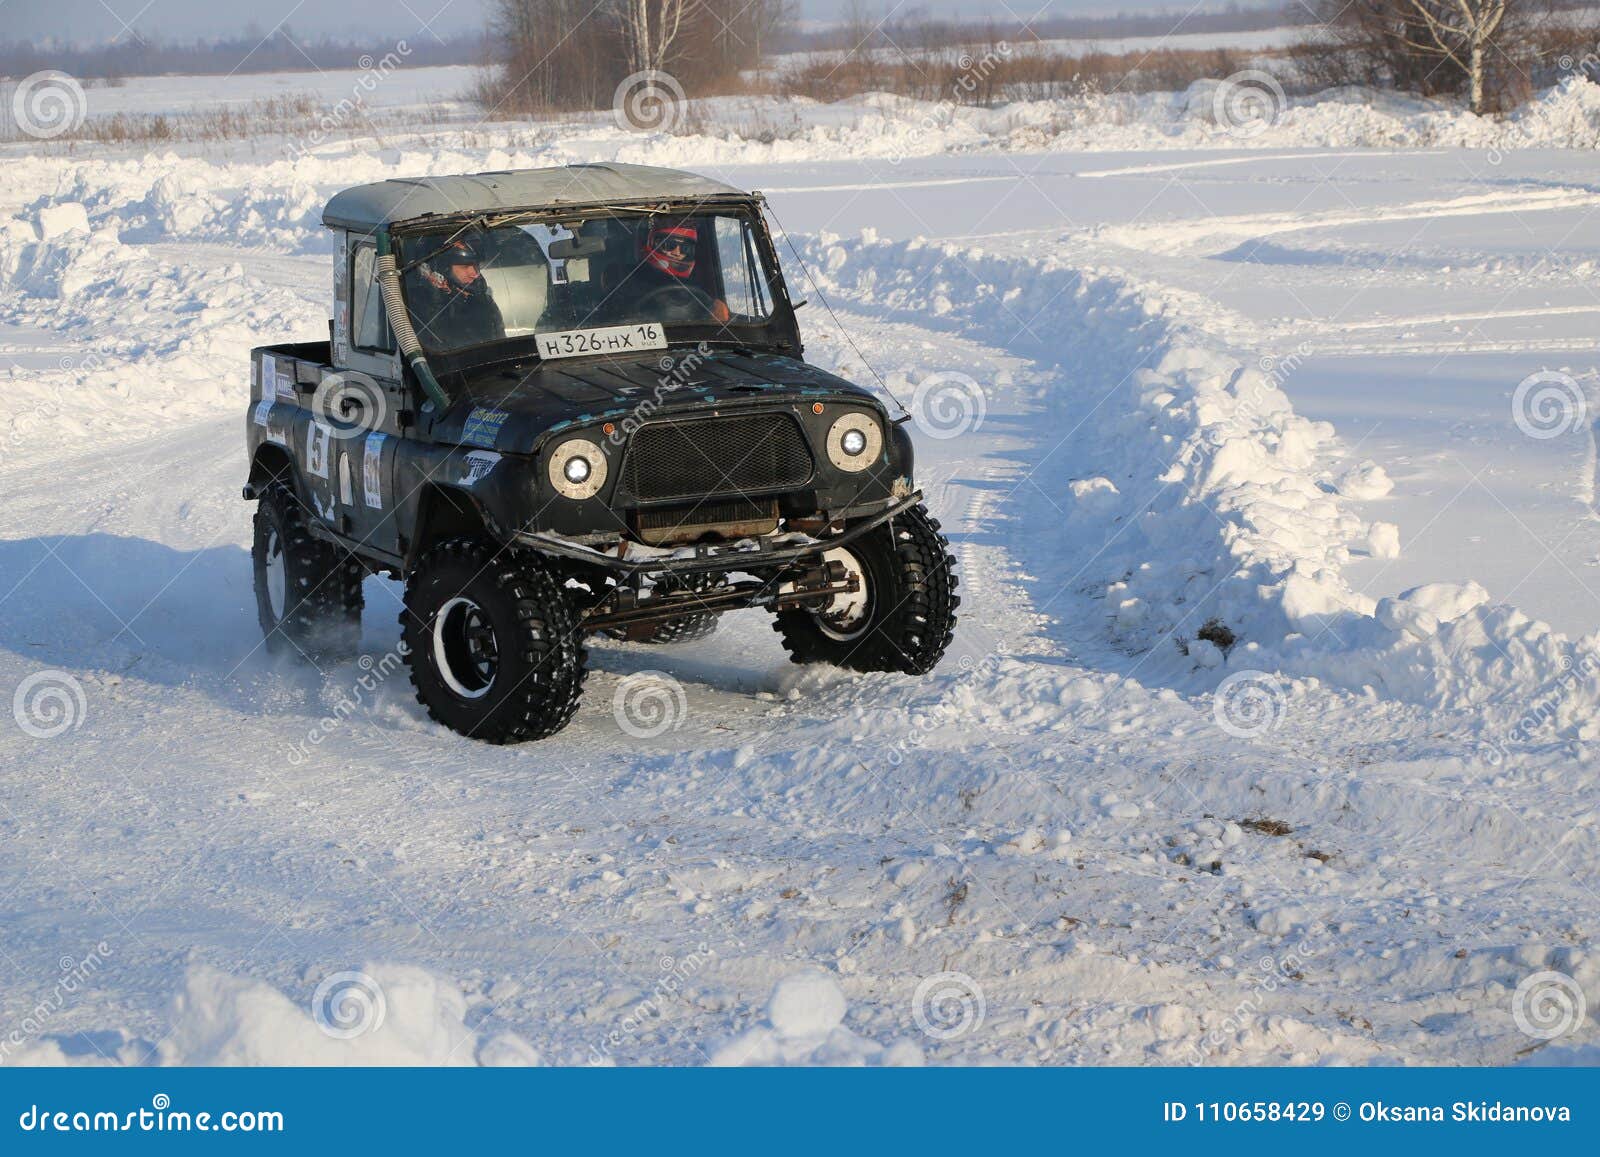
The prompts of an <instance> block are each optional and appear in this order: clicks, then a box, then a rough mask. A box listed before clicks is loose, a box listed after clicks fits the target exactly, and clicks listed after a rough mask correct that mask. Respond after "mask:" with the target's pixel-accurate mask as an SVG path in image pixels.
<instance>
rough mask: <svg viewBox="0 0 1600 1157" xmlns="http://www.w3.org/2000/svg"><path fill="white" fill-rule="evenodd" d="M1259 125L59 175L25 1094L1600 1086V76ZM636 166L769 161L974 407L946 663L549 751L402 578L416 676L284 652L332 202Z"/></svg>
mask: <svg viewBox="0 0 1600 1157" xmlns="http://www.w3.org/2000/svg"><path fill="white" fill-rule="evenodd" d="M169 84H170V88H171V90H170V91H165V89H164V86H165V85H169ZM192 84H193V82H190V81H184V80H182V79H179V78H174V79H173V80H172V81H170V82H149V84H148V85H147V87H148V88H149V89H150V93H149V96H148V100H149V101H150V102H151V103H150V105H149V107H152V108H153V107H158V106H160V105H161V104H162V102H168V103H170V104H174V105H175V104H177V103H179V102H181V101H184V100H187V99H188V98H187V97H186V96H185V95H184V93H186V92H187V91H189V89H190V87H191V86H192ZM123 91H124V94H125V95H126V93H127V91H128V90H123ZM408 99H409V98H408ZM417 99H421V98H417ZM1212 107H1213V106H1212V101H1211V94H1210V90H1208V89H1205V88H1203V87H1202V88H1199V89H1197V90H1195V91H1194V92H1191V93H1190V94H1187V95H1186V96H1184V95H1180V96H1177V97H1167V96H1159V97H1140V98H1136V99H1135V98H1128V99H1104V100H1096V101H1085V102H1078V103H1072V104H1068V103H1060V104H1038V105H1028V106H1021V107H1012V108H1008V109H1001V110H993V111H986V112H985V111H961V112H953V111H952V110H949V109H944V108H940V107H937V106H916V105H910V104H908V103H906V102H904V101H896V100H891V99H888V98H875V99H865V100H861V101H856V102H850V103H848V104H846V105H841V106H833V107H828V108H821V107H817V106H811V105H804V104H800V105H793V106H787V107H774V106H758V105H754V104H750V103H749V102H733V101H728V102H719V103H717V104H715V105H714V106H712V109H711V112H712V114H713V115H711V117H710V118H709V121H708V123H709V125H710V131H709V133H708V135H705V136H699V137H673V136H667V135H660V134H644V133H628V132H623V131H621V130H619V129H617V128H615V127H614V126H612V125H611V123H610V121H609V119H607V118H599V117H597V118H594V119H593V120H592V121H590V122H571V123H565V124H560V125H549V126H528V125H520V126H507V125H499V124H489V125H482V126H479V125H460V126H452V127H445V128H439V129H436V130H430V131H429V132H426V133H417V134H413V135H409V136H405V137H396V136H394V135H387V136H385V137H384V139H383V140H381V141H378V140H368V141H358V142H355V143H351V142H349V141H347V140H345V139H342V138H341V139H339V140H337V141H331V142H328V143H326V144H322V145H318V146H316V147H313V148H310V149H303V148H297V149H295V150H293V153H292V155H293V156H294V158H295V159H290V155H291V154H290V153H288V152H286V151H285V150H284V149H283V148H282V147H274V143H273V142H251V143H250V146H249V147H248V148H243V147H240V146H238V144H237V143H235V144H233V145H218V146H215V147H200V146H193V147H188V148H186V149H182V150H177V149H175V150H173V151H170V152H163V153H159V154H149V153H148V152H147V150H144V149H137V150H135V149H129V150H127V151H122V152H118V151H112V150H102V149H93V148H83V147H81V146H79V147H75V148H73V149H70V150H64V149H54V150H45V151H44V153H43V155H37V154H36V153H31V152H30V151H29V150H28V149H26V148H25V147H24V146H22V145H10V146H6V147H5V149H4V150H0V152H3V154H4V156H3V159H4V163H3V165H0V217H3V223H0V284H3V286H4V293H3V295H0V378H4V379H5V380H6V382H7V386H8V401H9V404H8V405H7V406H6V408H5V410H4V412H3V413H0V689H3V690H5V691H6V692H7V693H10V694H12V695H13V703H14V715H15V722H16V726H10V725H9V724H10V723H11V721H10V720H8V721H7V723H8V726H6V727H5V728H0V768H3V771H4V774H3V775H0V834H3V836H4V840H3V843H0V928H3V929H4V936H3V937H0V940H3V943H0V976H3V978H4V979H3V983H0V1029H4V1030H5V1032H4V1033H0V1060H4V1061H6V1062H11V1063H17V1062H28V1061H32V1062H41V1061H43V1062H60V1061H62V1060H63V1059H67V1060H71V1061H74V1062H82V1063H102V1064H103V1063H148V1062H150V1061H152V1060H154V1061H162V1062H185V1061H186V1062H191V1063H209V1062H241V1061H242V1062H265V1063H291V1062H311V1063H340V1062H344V1061H355V1062H366V1061H402V1062H403V1061H423V1062H431V1063H467V1064H470V1063H484V1064H495V1063H527V1062H544V1063H563V1064H583V1063H593V1062H608V1063H618V1064H647V1063H677V1064H698V1063H705V1062H707V1061H710V1060H715V1061H717V1062H719V1063H739V1062H752V1063H771V1062H777V1061H790V1062H839V1063H915V1062H917V1061H919V1060H926V1061H927V1062H929V1063H987V1062H1004V1063H1027V1064H1033V1063H1050V1064H1085V1063H1092V1064H1186V1063H1208V1064H1263V1063H1294V1064H1330V1063H1356V1064H1367V1063H1374V1064H1411V1063H1446V1064H1451V1063H1466V1064H1508V1063H1517V1062H1520V1061H1523V1060H1533V1061H1535V1062H1538V1063H1550V1062H1558V1061H1575V1062H1583V1061H1589V1062H1592V1061H1594V1060H1595V1059H1596V1058H1597V1056H1600V1030H1597V1027H1596V1025H1595V1023H1594V1018H1593V1015H1592V1013H1591V1012H1590V1011H1588V1010H1592V1009H1594V1008H1596V1007H1600V954H1597V953H1596V950H1595V946H1594V937H1595V934H1596V931H1597V925H1600V913H1597V905H1596V901H1597V893H1596V887H1597V884H1600V878H1597V869H1596V865H1597V863H1600V856H1597V851H1600V847H1597V844H1600V833H1597V825H1596V819H1597V815H1600V813H1597V811H1596V806H1595V799H1596V786H1597V780H1600V774H1597V771H1600V756H1597V751H1596V748H1595V747H1594V746H1591V745H1592V744H1594V743H1595V741H1596V740H1597V739H1600V727H1597V725H1596V707H1597V705H1600V654H1597V648H1600V637H1597V636H1595V635H1594V634H1593V632H1594V631H1595V628H1596V627H1597V626H1600V512H1597V508H1596V500H1597V494H1596V485H1597V470H1600V456H1597V453H1596V444H1595V434H1594V428H1593V425H1592V420H1593V406H1594V404H1595V401H1596V398H1597V389H1600V369H1597V366H1600V355H1597V352H1596V350H1597V342H1596V323H1597V321H1600V292H1597V290H1596V288H1595V284H1596V272H1597V262H1600V250H1597V245H1596V242H1595V236H1596V232H1595V220H1596V218H1595V211H1596V209H1597V208H1600V186H1597V185H1596V182H1595V179H1594V173H1595V167H1594V157H1595V152H1594V149H1595V146H1596V143H1597V141H1600V88H1597V87H1595V86H1590V85H1585V84H1579V85H1577V86H1575V87H1572V88H1569V89H1566V90H1557V91H1554V92H1552V93H1548V94H1545V95H1544V96H1542V97H1540V98H1539V100H1538V101H1537V102H1536V103H1535V104H1534V105H1532V106H1530V107H1529V108H1528V109H1526V110H1524V111H1523V112H1522V113H1521V114H1520V115H1518V116H1516V117H1514V118H1511V119H1510V120H1508V121H1505V122H1487V121H1479V120H1477V119H1476V118H1472V117H1470V116H1465V115H1462V114H1459V113H1456V112H1453V111H1450V110H1448V109H1445V108H1444V107H1442V106H1438V105H1433V104H1427V103H1423V102H1412V101H1402V100H1395V99H1388V98H1379V97H1374V96H1372V95H1371V94H1363V93H1337V94H1330V95H1328V96H1325V97H1324V98H1322V99H1320V100H1316V101H1302V102H1297V103H1296V104H1295V105H1294V106H1293V107H1290V108H1288V109H1287V110H1286V111H1285V112H1284V114H1283V116H1282V117H1281V118H1280V119H1279V121H1278V123H1277V124H1275V125H1273V126H1271V127H1269V128H1266V129H1265V131H1263V132H1261V133H1259V134H1255V135H1248V136H1240V135H1237V134H1230V133H1229V132H1227V131H1226V129H1225V128H1224V126H1221V125H1218V124H1217V123H1215V121H1214V118H1213V117H1212V116H1211V115H1210V111H1209V110H1211V108H1212ZM752 123H765V124H785V125H792V126H795V127H794V130H793V131H792V132H789V133H786V134H784V135H782V136H781V137H780V138H779V139H776V140H773V141H772V142H771V143H767V144H762V143H759V142H754V141H749V140H745V139H740V136H739V134H737V133H734V132H731V131H728V132H723V131H721V130H722V129H724V128H732V127H735V126H743V127H748V126H749V125H750V124H752ZM286 143H287V142H276V144H277V145H278V146H282V145H284V144H286ZM24 158H27V163H21V161H22V160H23V159H24ZM608 159H617V160H626V161H638V162H647V163H655V164H670V165H678V166H682V167H686V168H692V169H696V170H698V171H701V172H704V173H707V174H710V175H713V176H716V177H719V178H722V179H725V180H728V181H730V182H732V183H734V184H738V185H743V186H746V187H756V188H760V189H762V190H763V191H764V192H766V194H767V195H768V197H769V198H770V202H771V205H772V208H773V209H774V210H775V212H776V214H777V216H778V219H779V220H780V221H781V223H782V226H783V227H784V229H785V230H786V231H787V232H788V233H789V234H790V235H791V237H792V239H793V240H794V243H795V245H796V247H797V249H798V251H799V253H800V254H801V255H803V257H804V260H805V264H806V267H807V268H808V269H809V271H810V274H811V275H812V276H814V277H815V279H816V281H817V282H818V283H819V287H820V290H821V294H819V293H818V292H817V288H818V287H814V286H812V285H811V284H809V282H808V279H807V276H806V274H805V273H803V272H802V271H801V269H800V267H799V263H798V262H796V263H794V264H792V265H791V267H790V268H789V270H788V273H789V277H790V279H791V283H792V284H794V285H796V286H797V287H798V288H797V289H796V296H798V297H807V296H808V297H811V298H812V304H811V305H810V306H809V307H808V308H807V309H806V310H805V311H803V312H802V313H801V315H800V319H801V322H802V326H803V328H804V331H805V335H806V339H807V341H808V351H807V352H808V356H809V357H810V358H811V359H812V360H814V361H817V362H819V363H820V364H822V365H823V366H825V367H827V368H830V369H838V370H840V371H841V372H843V373H845V374H846V375H847V376H852V377H854V378H855V379H856V380H860V381H864V382H865V381H869V380H870V379H871V375H870V373H868V371H867V370H866V368H865V367H864V366H863V364H862V361H861V358H862V356H864V357H865V359H866V361H867V362H870V363H871V365H872V366H873V367H874V368H875V369H876V370H877V371H878V372H879V373H880V374H882V375H883V377H884V379H885V380H886V381H887V383H888V384H889V386H890V388H891V389H893V390H894V391H895V392H896V393H897V394H898V395H900V396H901V397H902V398H904V399H905V400H906V401H907V403H908V404H910V405H911V406H912V408H913V410H914V411H915V413H916V415H917V427H918V429H919V431H920V432H919V434H918V437H917V440H918V444H919V462H918V467H919V473H920V474H921V476H922V478H921V480H922V482H923V484H924V486H925V488H926V489H927V490H928V493H929V498H930V502H931V504H932V506H933V507H934V510H935V513H936V514H937V515H938V516H939V517H940V518H941V519H942V520H943V522H944V525H945V529H946V531H947V532H948V533H949V534H950V536H951V538H952V541H953V544H954V549H955V552H956V554H957V555H958V558H959V562H960V567H961V571H962V589H961V593H962V596H963V606H962V609H961V614H962V620H961V624H960V627H959V628H958V631H957V637H956V645H955V648H954V649H953V651H952V653H951V654H950V655H949V656H948V657H947V658H946V660H945V662H944V664H943V666H942V667H941V668H940V669H939V670H938V671H937V672H936V673H935V674H934V675H933V676H931V677H929V678H926V679H921V680H917V679H910V678H905V677H901V676H890V675H866V676H863V675H854V674H849V673H845V672H842V671H837V670H832V669H819V668H808V669H801V668H796V667H791V666H790V665H788V664H787V663H786V662H785V660H784V656H783V653H782V651H781V650H780V648H779V646H778V643H777V637H776V635H774V634H773V633H772V632H771V630H770V629H769V624H768V623H767V622H766V621H765V620H764V618H763V616H761V615H760V614H757V613H754V612H742V613H740V614H738V615H735V616H732V617H729V618H727V619H725V620H724V621H723V623H722V625H721V629H720V630H719V632H718V633H717V635H715V636H714V637H713V638H712V639H711V640H710V641H709V642H708V643H706V644H703V645H695V646H683V647H672V648H652V647H644V646H636V645H625V644H620V643H610V644H600V645H598V646H596V647H595V648H594V649H593V650H592V651H591V655H592V663H593V668H594V671H593V674H592V676H591V678H590V680H589V683H588V686H587V691H586V696H585V700H584V703H583V706H582V707H581V708H580V711H579V714H578V716H577V718H576V719H575V720H574V722H573V725H572V726H571V727H570V728H569V729H568V730H566V731H564V732H562V733H561V734H560V735H558V736H556V737H555V738H553V739H551V740H547V741H545V742H542V743H538V744H534V745H526V746H522V747H516V748H508V749H502V748H489V747H485V746H481V745H477V744H473V743H471V742H468V741H465V740H462V739H460V738H458V737H457V736H455V735H453V734H450V733H448V732H445V731H443V730H441V729H440V728H438V727H436V726H434V725H433V724H431V723H429V722H428V721H427V718H426V716H425V715H424V713H423V712H422V710H421V708H420V707H419V706H418V705H417V704H416V703H415V701H414V699H413V697H412V695H411V690H410V686H409V684H408V682H407V680H406V678H405V675H404V672H403V670H397V669H396V668H395V667H394V655H393V648H394V647H395V645H396V642H397V638H398V629H397V626H396V622H395V620H396V614H397V612H398V609H399V606H398V594H399V592H398V588H397V587H396V586H395V585H394V584H391V583H389V582H387V581H381V580H376V579H373V580H369V582H368V589H367V618H366V621H365V625H364V630H365V634H364V651H365V652H366V657H364V658H363V660H362V661H361V663H360V664H356V663H351V664H347V665H344V666H340V667H334V668H331V669H328V670H324V671H317V670H313V669H303V668H296V667H292V666H288V665H280V664H279V663H277V662H275V661H273V660H271V659H269V658H268V656H267V655H266V653H265V652H264V651H263V650H262V649H261V648H260V646H259V645H258V644H259V632H258V629H257V627H256V623H255V610H254V604H253V597H252V595H251V590H250V571H249V559H248V545H249V518H250V513H251V511H250V507H249V506H247V504H245V503H244V502H242V501H240V499H239V487H240V484H241V482H242V480H243V475H244V467H245V463H244V461H243V455H242V440H241V435H242V428H243V422H244V419H245V399H246V397H247V393H248V377H247V375H248V370H247V364H248V363H247V360H246V355H247V351H248V349H249V348H250V346H252V345H255V344H262V343H266V342H274V341H287V340H314V339H316V338H317V337H318V336H319V334H325V325H326V318H327V310H328V300H327V298H328V293H329V280H330V278H329V253H330V246H329V244H328V240H327V239H326V238H325V237H324V236H323V231H322V230H321V227H320V224H319V214H320V209H321V205H322V203H323V201H324V200H325V199H326V198H327V197H328V196H329V195H330V194H331V193H332V192H334V191H335V190H337V189H338V188H340V187H343V186H344V185H348V184H351V183H355V182H360V181H368V180H377V179H380V178H383V177H387V176H403V175H416V174H422V173H449V172H460V171H479V170H487V169H503V168H509V167H522V166H536V165H546V164H558V163H569V162H573V161H600V160H608ZM822 294H825V295H826V296H827V298H828V300H829V301H830V302H831V303H832V305H833V307H834V309H835V310H836V311H837V315H838V321H839V323H841V324H842V327H843V331H847V332H848V334H849V337H850V338H853V340H854V346H852V344H851V342H850V341H848V340H846V338H845V336H844V333H843V332H841V330H840V328H839V326H838V325H835V323H834V320H833V318H832V317H831V316H830V314H829V313H828V311H827V310H826V309H824V308H822V306H821V304H820V301H819V298H820V296H822ZM855 347H859V354H858V352H857V350H856V348H855ZM919 387H920V388H919ZM647 672H656V673H658V674H656V675H646V673H647ZM641 689H642V690H643V691H644V693H645V696H646V698H647V699H649V700H651V702H647V703H645V704H643V709H648V708H649V707H651V706H653V707H655V708H657V709H659V710H660V711H662V712H664V714H662V715H660V716H659V717H657V716H649V715H645V714H641V710H642V708H641V704H640V702H639V693H640V691H641ZM349 973H358V974H360V975H359V976H356V977H354V978H350V977H347V976H345V975H344V974H349ZM347 982H349V983H353V984H354V985H355V987H354V988H347V987H345V985H346V983H347ZM380 992H381V996H382V1002H383V1009H384V1015H383V1017H382V1023H381V1025H378V1024H377V1023H376V1017H375V1014H374V1013H373V1004H372V1001H373V1000H375V999H376V995H377V994H378V993H380ZM341 993H342V994H343V996H344V997H345V998H347V999H343V1000H341ZM1586 998H1587V1002H1586ZM364 1001H365V1002H366V1003H363V1002H364ZM329 1007H333V1008H334V1011H335V1014H336V1016H337V1015H338V1014H341V1013H342V1014H344V1015H348V1016H350V1017H353V1018H354V1019H355V1020H356V1021H357V1024H356V1027H357V1028H358V1029H364V1030H365V1031H360V1032H358V1033H357V1034H356V1035H354V1036H352V1037H350V1038H349V1039H341V1038H340V1037H338V1036H335V1035H331V1034H330V1033H328V1032H326V1031H324V1030H323V1029H322V1028H321V1027H319V1026H318V1024H317V1023H316V1017H317V1016H322V1017H323V1019H324V1020H326V1015H325V1014H326V1013H327V1011H328V1009H329ZM6 1033H9V1034H11V1035H9V1036H8V1035H5V1034H6Z"/></svg>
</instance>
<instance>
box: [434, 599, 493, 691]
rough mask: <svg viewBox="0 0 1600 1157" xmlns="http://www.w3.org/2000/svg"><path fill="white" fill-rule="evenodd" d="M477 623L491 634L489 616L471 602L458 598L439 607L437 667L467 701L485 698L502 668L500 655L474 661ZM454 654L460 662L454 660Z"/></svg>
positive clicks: (436, 616)
mask: <svg viewBox="0 0 1600 1157" xmlns="http://www.w3.org/2000/svg"><path fill="white" fill-rule="evenodd" d="M474 624H477V625H478V626H479V627H481V628H482V629H485V630H488V631H489V637H490V638H491V640H492V639H493V631H492V629H491V628H489V627H488V616H487V615H485V614H484V613H483V608H482V607H480V606H478V604H477V603H475V602H473V601H472V600H471V599H468V598H463V597H461V596H460V595H457V596H456V597H455V598H453V599H451V600H449V601H448V602H446V603H445V604H444V606H442V607H440V608H439V613H438V614H436V615H434V617H433V665H434V668H435V669H436V670H437V671H438V672H439V677H440V678H441V679H443V680H444V683H445V686H446V687H449V688H450V690H451V691H453V692H454V693H455V694H457V695H459V696H460V697H461V698H463V699H482V698H483V697H484V696H485V695H487V694H488V693H489V691H490V689H491V688H493V687H494V680H495V675H496V672H497V669H498V666H499V663H498V655H496V656H495V657H493V658H488V659H487V662H485V658H486V657H483V656H481V655H480V656H479V657H478V658H477V659H474V658H473V657H472V656H471V655H470V654H469V653H468V652H469V651H470V647H469V646H468V642H467V640H468V637H469V635H471V634H472V633H473V629H474ZM452 652H454V653H455V655H456V660H455V661H453V660H452V659H451V654H452Z"/></svg>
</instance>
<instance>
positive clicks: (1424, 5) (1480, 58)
mask: <svg viewBox="0 0 1600 1157" xmlns="http://www.w3.org/2000/svg"><path fill="white" fill-rule="evenodd" d="M1406 3H1407V4H1408V5H1409V6H1410V10H1411V12H1412V13H1414V14H1415V17H1416V25H1415V27H1418V28H1420V29H1421V33H1422V35H1418V36H1415V38H1413V35H1412V34H1410V28H1406V30H1405V31H1404V32H1402V36H1403V37H1404V40H1405V43H1406V44H1407V45H1408V46H1409V47H1411V48H1414V49H1416V50H1417V51H1418V52H1421V53H1423V54H1424V55H1428V56H1439V57H1442V58H1444V59H1445V60H1448V61H1449V62H1450V63H1451V64H1453V65H1455V66H1456V67H1457V68H1458V69H1460V70H1461V71H1462V72H1464V73H1466V76H1467V93H1468V95H1467V100H1468V103H1469V105H1470V106H1471V108H1472V111H1473V112H1482V111H1483V72H1484V54H1485V52H1486V51H1487V50H1488V48H1489V47H1490V46H1491V45H1492V44H1493V43H1494V41H1495V36H1496V34H1497V33H1498V32H1499V31H1500V26H1501V24H1502V23H1503V22H1504V20H1505V17H1506V9H1507V8H1508V7H1509V6H1510V4H1511V0H1406ZM1403 27H1404V26H1403ZM1424 37H1425V39H1424Z"/></svg>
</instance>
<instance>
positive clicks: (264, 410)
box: [255, 398, 272, 430]
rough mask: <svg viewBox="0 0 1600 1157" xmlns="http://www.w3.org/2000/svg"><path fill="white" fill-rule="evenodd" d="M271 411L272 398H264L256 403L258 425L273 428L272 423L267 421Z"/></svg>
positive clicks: (264, 428)
mask: <svg viewBox="0 0 1600 1157" xmlns="http://www.w3.org/2000/svg"><path fill="white" fill-rule="evenodd" d="M271 413H272V399H271V398H262V399H261V400H260V401H259V402H257V403H256V411H255V423H256V425H258V426H260V427H261V428H262V429H263V430H266V429H270V428H271V423H270V422H268V421H267V417H268V415H270V414H271Z"/></svg>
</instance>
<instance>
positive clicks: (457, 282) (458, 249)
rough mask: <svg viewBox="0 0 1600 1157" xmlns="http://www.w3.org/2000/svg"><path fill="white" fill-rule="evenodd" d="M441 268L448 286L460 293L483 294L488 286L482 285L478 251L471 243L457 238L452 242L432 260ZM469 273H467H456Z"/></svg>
mask: <svg viewBox="0 0 1600 1157" xmlns="http://www.w3.org/2000/svg"><path fill="white" fill-rule="evenodd" d="M434 260H435V263H436V264H437V265H438V266H440V267H442V268H443V269H444V271H445V276H446V277H447V278H448V279H449V281H450V286H451V288H452V289H455V290H457V291H459V292H461V293H484V292H487V290H488V288H489V287H488V286H487V285H486V284H484V281H483V275H482V272H481V270H480V269H479V262H478V249H477V246H475V245H473V244H472V242H470V241H467V240H465V239H461V238H458V239H457V240H455V241H452V242H451V243H450V244H449V246H448V247H447V248H446V249H445V251H444V252H443V253H441V254H439V256H438V257H437V258H435V259H434ZM458 270H460V271H469V272H464V273H463V272H458Z"/></svg>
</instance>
